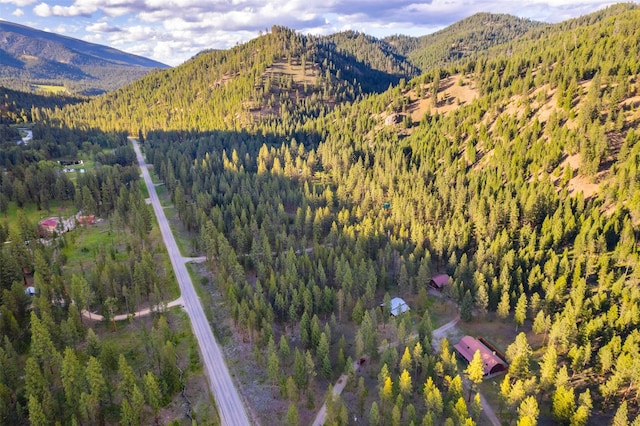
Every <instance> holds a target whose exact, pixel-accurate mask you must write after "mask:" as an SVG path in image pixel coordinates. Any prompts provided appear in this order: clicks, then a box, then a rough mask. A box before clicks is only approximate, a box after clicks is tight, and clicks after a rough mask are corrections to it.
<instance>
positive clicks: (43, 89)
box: [33, 84, 69, 94]
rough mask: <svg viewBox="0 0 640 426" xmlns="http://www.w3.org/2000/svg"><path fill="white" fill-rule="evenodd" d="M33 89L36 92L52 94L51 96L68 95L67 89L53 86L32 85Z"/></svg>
mask: <svg viewBox="0 0 640 426" xmlns="http://www.w3.org/2000/svg"><path fill="white" fill-rule="evenodd" d="M33 89H34V90H35V91H36V92H45V93H53V94H61V93H69V91H68V90H67V88H66V87H64V86H53V85H47V84H34V85H33Z"/></svg>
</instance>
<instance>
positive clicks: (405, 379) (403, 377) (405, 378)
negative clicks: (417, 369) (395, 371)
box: [398, 369, 413, 396]
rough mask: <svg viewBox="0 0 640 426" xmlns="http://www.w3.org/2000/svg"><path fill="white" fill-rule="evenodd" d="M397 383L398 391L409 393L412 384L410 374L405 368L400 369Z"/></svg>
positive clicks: (403, 393)
mask: <svg viewBox="0 0 640 426" xmlns="http://www.w3.org/2000/svg"><path fill="white" fill-rule="evenodd" d="M398 385H399V387H400V393H401V394H402V395H404V396H408V395H409V394H411V391H412V390H413V385H412V384H411V375H409V372H408V371H407V370H406V369H405V370H402V373H401V374H400V379H399V382H398Z"/></svg>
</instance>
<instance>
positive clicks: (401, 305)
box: [391, 297, 409, 317]
mask: <svg viewBox="0 0 640 426" xmlns="http://www.w3.org/2000/svg"><path fill="white" fill-rule="evenodd" d="M408 310H409V305H407V302H405V301H404V299H402V298H401V297H394V298H393V299H391V315H393V316H394V317H397V316H398V315H400V314H403V313H405V312H407V311H408Z"/></svg>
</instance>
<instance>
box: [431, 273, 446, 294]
mask: <svg viewBox="0 0 640 426" xmlns="http://www.w3.org/2000/svg"><path fill="white" fill-rule="evenodd" d="M448 284H449V275H447V274H438V275H436V276H434V277H433V278H431V281H429V286H431V287H433V288H435V289H436V290H442V288H443V287H444V286H445V285H448Z"/></svg>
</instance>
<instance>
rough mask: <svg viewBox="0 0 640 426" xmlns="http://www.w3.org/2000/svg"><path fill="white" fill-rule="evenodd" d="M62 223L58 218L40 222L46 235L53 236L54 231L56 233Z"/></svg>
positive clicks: (49, 218)
mask: <svg viewBox="0 0 640 426" xmlns="http://www.w3.org/2000/svg"><path fill="white" fill-rule="evenodd" d="M59 223H60V221H59V220H58V218H57V217H48V218H46V219H43V220H41V221H40V222H39V225H40V229H41V230H42V231H43V232H44V233H46V234H49V235H50V234H53V231H55V230H56V229H57V228H58V224H59Z"/></svg>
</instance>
